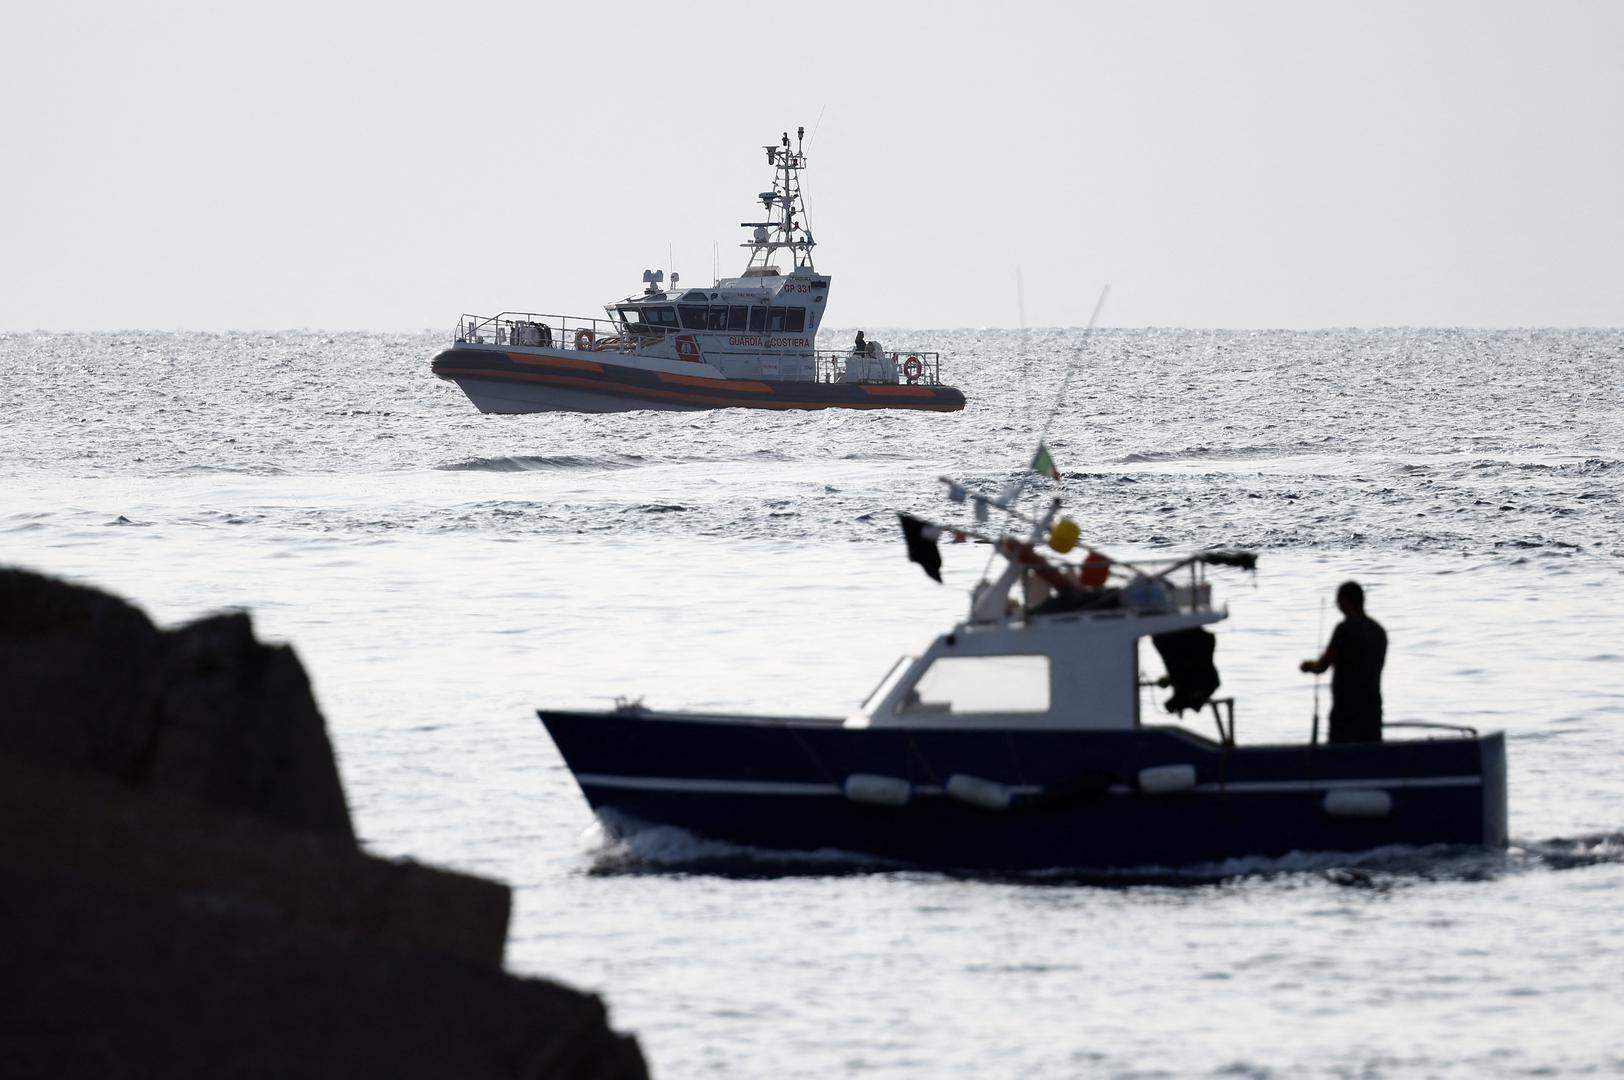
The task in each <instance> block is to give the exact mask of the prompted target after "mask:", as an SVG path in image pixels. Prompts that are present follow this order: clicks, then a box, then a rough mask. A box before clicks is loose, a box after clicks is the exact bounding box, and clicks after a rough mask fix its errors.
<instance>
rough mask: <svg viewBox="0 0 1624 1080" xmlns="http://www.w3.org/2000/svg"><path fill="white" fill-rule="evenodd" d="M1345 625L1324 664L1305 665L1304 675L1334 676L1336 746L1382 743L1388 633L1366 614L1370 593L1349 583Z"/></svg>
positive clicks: (1342, 598) (1340, 595)
mask: <svg viewBox="0 0 1624 1080" xmlns="http://www.w3.org/2000/svg"><path fill="white" fill-rule="evenodd" d="M1336 606H1337V608H1338V609H1339V610H1340V611H1341V612H1342V615H1343V619H1342V621H1341V622H1340V623H1338V624H1337V628H1336V631H1335V632H1334V633H1332V634H1331V643H1330V644H1329V645H1327V646H1325V651H1324V652H1323V653H1321V654H1320V656H1319V659H1318V660H1304V661H1303V662H1302V665H1301V667H1302V670H1303V671H1306V672H1308V673H1310V674H1313V675H1318V674H1319V673H1320V672H1322V671H1325V670H1326V669H1327V668H1330V669H1333V670H1332V673H1331V733H1330V741H1331V742H1334V743H1357V742H1381V741H1382V665H1383V664H1384V663H1385V662H1386V660H1387V631H1385V630H1383V629H1382V628H1381V624H1380V623H1378V622H1377V621H1376V620H1375V619H1372V618H1371V617H1370V616H1369V615H1366V614H1365V590H1364V589H1362V588H1360V587H1359V583H1358V582H1357V581H1344V582H1343V583H1342V585H1341V586H1340V587H1339V588H1338V589H1337V590H1336Z"/></svg>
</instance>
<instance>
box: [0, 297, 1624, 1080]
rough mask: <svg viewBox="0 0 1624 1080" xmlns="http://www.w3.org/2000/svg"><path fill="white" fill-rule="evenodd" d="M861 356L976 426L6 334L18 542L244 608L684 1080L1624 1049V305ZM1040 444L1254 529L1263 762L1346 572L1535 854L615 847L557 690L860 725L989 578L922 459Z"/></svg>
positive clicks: (1347, 1063) (403, 815)
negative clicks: (913, 356) (545, 719)
mask: <svg viewBox="0 0 1624 1080" xmlns="http://www.w3.org/2000/svg"><path fill="white" fill-rule="evenodd" d="M848 336H849V335H848ZM870 336H872V337H876V338H879V339H880V340H883V341H885V342H886V344H887V346H889V347H900V348H904V349H920V350H924V349H932V350H940V351H941V352H942V353H943V354H944V372H945V374H946V376H947V379H948V381H950V382H952V383H954V384H955V385H958V386H960V387H961V388H962V389H963V390H964V391H965V393H966V395H967V396H968V399H969V405H968V407H967V408H966V409H965V410H964V411H963V412H962V413H958V414H953V415H933V414H906V413H888V412H874V413H861V412H825V413H797V414H785V415H777V414H772V413H764V412H747V411H736V412H727V411H723V412H714V413H693V414H678V413H641V412H639V413H627V414H622V415H613V416H575V415H552V416H549V415H537V416H525V417H485V416H481V415H480V414H479V413H478V412H477V411H476V410H475V409H474V408H473V406H472V405H470V404H469V403H468V401H467V400H466V399H465V398H464V397H463V396H462V394H461V393H460V392H459V391H458V390H457V389H456V388H455V386H453V385H451V384H449V383H443V382H440V381H439V380H437V379H435V378H433V377H432V376H431V375H430V374H429V371H428V360H429V358H430V357H431V356H432V355H433V353H434V352H436V351H437V350H438V349H439V348H440V347H442V345H443V341H442V340H441V338H442V336H441V335H431V334H423V335H375V334H320V333H310V332H290V333H274V334H265V333H253V334H248V333H243V334H161V333H124V334H93V335H78V334H47V333H31V334H30V333H23V334H9V335H3V336H0V376H3V379H0V417H3V420H0V477H3V484H4V487H3V498H0V562H3V563H6V564H11V565H19V566H25V567H31V568H34V569H38V570H42V571H48V572H51V573H55V574H59V575H63V576H65V577H68V578H71V579H73V580H78V581H84V582H89V583H92V584H95V585H98V586H101V587H104V588H106V589H109V590H112V591H114V592H116V593H119V594H121V595H123V596H126V597H128V598H130V599H131V600H133V601H134V602H136V603H137V604H139V605H140V606H142V607H143V608H145V609H146V610H147V611H148V612H149V613H150V614H151V615H152V616H153V617H154V618H155V619H157V620H159V621H160V622H163V623H174V622H179V621H183V620H187V619H191V618H195V617H197V616H200V615H203V614H205V613H208V612H211V611H215V610H218V609H221V608H226V607H243V608H247V609H249V610H251V611H252V613H253V616H254V620H255V624H256V626H257V628H258V631H259V633H260V635H261V636H262V637H265V638H269V639H272V640H280V641H287V642H289V643H291V644H293V645H294V646H295V648H296V649H297V650H298V653H299V655H300V657H301V659H302V660H303V661H304V663H305V665H306V667H307V668H308V669H309V671H310V673H311V675H312V679H313V681H314V684H315V689H316V693H317V696H318V699H319V701H320V703H321V705H322V708H323V711H324V713H325V715H326V716H327V720H328V725H329V728H330V730H331V733H332V737H333V740H334V743H335V745H336V748H337V752H338V755H339V759H340V767H341V769H342V772H343V776H344V779H345V783H346V787H347V789H348V792H349V798H350V803H351V808H352V811H353V813H354V816H355V819H356V822H357V827H358V829H359V831H360V832H361V834H362V835H363V837H364V840H365V843H366V845H367V846H368V847H369V848H370V849H371V850H373V851H375V852H378V853H381V854H384V855H388V856H401V857H411V858H416V859H420V860H424V861H429V862H434V863H440V864H443V865H448V866H452V867H456V868H460V869H464V870H467V871H470V872H474V873H479V874H485V875H490V876H494V877H499V878H502V879H504V880H506V881H508V882H510V883H511V884H512V885H513V886H514V888H515V890H516V899H517V907H516V913H515V919H514V923H513V927H512V932H511V935H510V940H509V948H508V960H509V965H510V966H511V967H512V968H514V969H515V970H517V971H520V972H524V973H527V974H535V975H540V976H547V977H553V978H558V979H561V980H564V981H566V982H569V983H571V984H574V985H577V986H581V987H584V988H588V989H592V990H595V991H597V992H600V993H602V994H603V995H604V996H605V997H606V999H607V1001H608V1004H609V1007H610V1009H611V1012H612V1018H613V1022H614V1023H615V1024H616V1025H617V1026H618V1027H620V1028H622V1029H624V1030H628V1031H631V1032H633V1033H635V1034H636V1035H637V1037H638V1039H639V1040H640V1042H641V1044H642V1046H643V1048H644V1051H645V1053H646V1054H647V1056H648V1057H649V1059H650V1061H651V1063H652V1067H653V1070H654V1073H655V1075H656V1076H661V1077H697V1076H716V1077H740V1078H744V1077H752V1078H753V1077H826V1076H831V1075H834V1076H843V1075H850V1076H861V1077H927V1076H930V1077H934V1076H951V1075H974V1076H985V1077H1031V1076H1046V1077H1048V1076H1055V1077H1124V1078H1125V1077H1237V1076H1238V1077H1266V1076H1267V1077H1338V1078H1342V1077H1384V1076H1403V1077H1408V1076H1427V1077H1433V1076H1437V1077H1463V1078H1464V1077H1485V1076H1488V1077H1513V1076H1584V1075H1592V1076H1603V1075H1616V1074H1620V1073H1624V1025H1621V1024H1620V1022H1619V1017H1620V1015H1624V1013H1621V1010H1624V742H1621V736H1624V644H1621V642H1620V636H1621V634H1624V588H1621V586H1624V499H1621V495H1624V332H1619V331H1472V330H1383V331H1371V332H1366V331H1352V330H1334V331H1321V332H1312V333H1286V332H1238V331H1228V332H1202V331H1158V330H1141V331H1130V330H1121V331H1107V332H1101V333H1098V334H1096V335H1094V337H1093V339H1092V341H1090V340H1088V339H1087V338H1086V337H1085V335H1084V334H1083V333H1082V332H1081V331H1078V330H1034V331H1031V332H1025V333H1023V332H1017V331H1011V330H982V331H967V330H956V331H902V330H874V329H871V330H870ZM1040 435H1041V436H1042V437H1043V438H1044V439H1045V441H1046V443H1047V445H1048V446H1049V447H1050V449H1051V451H1052V453H1053V457H1054V459H1055V461H1056V463H1057V465H1058V467H1059V469H1060V470H1061V472H1062V474H1063V475H1062V479H1061V480H1060V482H1059V483H1058V484H1055V483H1053V482H1052V481H1049V480H1047V479H1041V478H1037V477H1033V478H1032V483H1031V485H1030V486H1029V489H1028V494H1027V495H1026V496H1025V502H1024V504H1023V505H1025V506H1027V507H1034V506H1037V505H1040V504H1041V503H1042V502H1043V501H1045V500H1047V499H1048V498H1050V497H1051V496H1052V495H1054V494H1060V495H1062V496H1063V497H1064V498H1065V499H1066V501H1067V506H1068V509H1069V512H1070V513H1071V514H1072V515H1073V516H1074V517H1075V518H1076V519H1077V521H1078V522H1079V524H1080V525H1081V527H1082V531H1083V535H1084V537H1085V540H1086V542H1088V543H1089V544H1091V545H1093V546H1096V547H1099V548H1102V549H1103V550H1105V551H1107V552H1110V553H1113V554H1118V555H1122V556H1125V557H1126V556H1133V555H1140V556H1151V555H1171V554H1177V553H1179V552H1184V551H1187V550H1190V549H1192V548H1194V547H1197V546H1211V545H1225V546H1238V547H1245V548H1250V549H1253V550H1256V551H1257V552H1259V554H1260V563H1259V569H1258V572H1257V573H1256V575H1255V576H1254V575H1248V574H1245V573H1241V572H1236V571H1215V572H1214V581H1215V585H1216V587H1217V592H1218V598H1219V600H1220V602H1225V603H1227V604H1228V606H1229V612H1230V615H1231V618H1230V619H1229V621H1227V622H1225V623H1223V624H1221V625H1220V627H1219V628H1218V635H1219V645H1218V653H1217V660H1218V664H1219V668H1220V672H1221V674H1222V676H1223V680H1224V692H1225V693H1229V694H1233V695H1234V696H1235V697H1236V699H1237V720H1238V727H1239V737H1240V739H1241V741H1243V742H1248V741H1259V742H1261V741H1278V740H1292V739H1304V738H1306V737H1307V735H1308V732H1309V729H1310V726H1311V724H1312V719H1313V716H1314V713H1315V711H1316V707H1317V708H1318V711H1319V712H1320V713H1321V715H1322V716H1323V713H1324V710H1325V708H1326V707H1327V705H1328V698H1327V697H1326V696H1325V689H1324V687H1323V685H1321V686H1320V687H1319V688H1318V689H1317V690H1316V684H1315V681H1314V680H1313V679H1312V678H1311V677H1309V676H1305V675H1302V674H1300V673H1299V672H1298V671H1297V663H1298V661H1300V660H1301V659H1303V658H1305V657H1308V656H1311V655H1313V654H1314V653H1315V652H1316V651H1317V648H1318V646H1319V643H1320V642H1322V641H1323V640H1324V638H1325V637H1326V636H1327V635H1328V633H1329V631H1330V629H1331V627H1332V625H1334V623H1335V620H1336V613H1335V609H1334V606H1332V605H1330V604H1329V603H1328V600H1329V598H1330V596H1331V594H1332V592H1333V590H1334V589H1335V587H1336V585H1337V584H1338V583H1339V582H1341V581H1342V580H1344V579H1347V578H1356V579H1358V580H1360V581H1362V582H1363V583H1364V584H1365V586H1366V588H1367V592H1368V596H1369V608H1370V611H1371V613H1372V614H1373V615H1374V616H1375V617H1376V618H1377V619H1378V620H1380V621H1382V622H1383V623H1384V624H1385V625H1386V627H1387V630H1388V633H1389V635H1390V639H1391V643H1392V644H1391V652H1390V654H1389V666H1388V671H1387V675H1386V682H1385V688H1386V698H1387V714H1388V718H1389V720H1419V721H1429V722H1444V723H1457V724H1467V725H1472V726H1475V727H1477V728H1479V729H1482V730H1504V731H1505V732H1506V735H1507V755H1508V761H1509V774H1510V815H1511V833H1512V837H1513V839H1514V843H1513V846H1512V848H1511V849H1510V850H1509V851H1508V852H1505V853H1480V852H1455V851H1402V850H1398V851H1383V852H1376V853H1372V854H1368V855H1361V856H1345V855H1344V856H1326V855H1315V854H1311V853H1303V854H1300V855H1293V856H1290V857H1287V858H1284V859H1275V860H1260V859H1259V860H1239V861H1236V862H1233V863H1228V864H1223V865H1219V866H1209V867H1201V868H1196V869H1194V870H1184V871H1179V872H1169V871H1164V870H1161V869H1159V868H1154V867H1151V868H1144V870H1143V871H1140V872H1135V873H1132V874H1121V875H1094V876H1078V875H1065V874H1060V875H1052V876H1048V877H1044V876H1039V877H1037V878H1031V879H1001V880H1000V879H994V880H987V879H973V878H971V879H966V878H961V877H956V876H951V875H944V874H936V873H925V872H918V871H909V870H898V869H895V868H887V867H875V866H863V865H857V866H853V865H851V864H850V863H849V862H847V861H843V860H840V859H838V858H835V857H832V856H831V857H823V858H814V859H809V860H803V861H800V862H798V863H794V864H784V863H782V862H779V861H777V860H775V859H773V858H772V857H771V856H769V855H766V854H764V853H755V852H740V851H734V850H728V849H724V848H719V846H717V845H712V844H706V843H704V842H702V841H698V840H696V839H694V838H692V837H688V836H685V835H683V834H680V833H659V834H655V835H652V836H649V837H645V838H643V839H641V840H639V841H638V842H637V843H634V844H632V845H619V844H615V843H611V842H609V841H608V840H606V839H605V837H604V835H603V834H602V832H601V831H600V830H599V829H598V827H597V826H596V825H595V824H594V822H593V820H592V817H591V815H590V814H589V813H588V811H587V809H586V806H585V803H584V801H583V799H582V797H581V795H580V792H579V791H578V790H577V789H576V788H575V786H574V784H573V782H572V780H571V778H570V775H569V773H568V771H567V770H566V769H565V768H564V766H563V763H562V762H561V760H560V759H559V757H558V754H557V752H556V751H555V750H554V748H553V746H552V745H551V743H550V741H549V740H548V738H547V736H546V734H545V732H544V731H543V730H542V728H541V726H540V724H539V722H538V721H537V720H536V718H535V713H534V710H535V708H536V707H538V706H566V707H567V706H575V707H586V708H594V707H599V708H601V707H607V706H609V705H611V704H612V703H613V702H614V701H615V700H616V699H617V698H621V697H624V698H631V699H639V698H640V699H642V700H644V701H645V702H646V703H647V704H649V705H651V706H656V707H661V708H692V709H704V710H741V711H750V712H762V713H773V714H783V715H829V716H839V715H843V714H845V713H846V712H848V711H849V710H850V709H851V708H852V707H853V706H854V705H855V704H856V703H857V702H858V701H859V700H860V699H861V698H862V697H863V696H864V695H865V694H866V692H867V691H868V690H869V689H870V688H871V686H872V685H873V683H874V682H876V681H877V680H878V679H879V678H880V677H881V676H882V675H883V674H884V673H885V671H886V670H887V669H888V668H889V666H890V665H891V663H892V662H893V661H894V660H895V658H896V657H897V656H898V655H901V654H903V653H908V652H914V651H917V650H918V649H919V648H921V647H923V646H924V645H926V644H927V643H928V642H929V640H930V638H931V637H932V636H933V635H934V634H935V633H937V632H939V631H941V630H943V629H945V628H946V627H947V626H948V625H950V623H951V622H952V621H953V620H954V619H956V618H959V617H962V615H963V614H964V612H965V607H966V590H967V589H968V588H969V587H970V586H971V585H973V584H974V583H975V582H976V581H977V580H978V579H979V578H980V577H981V575H982V573H983V572H984V571H985V569H986V567H987V564H988V559H987V552H986V549H985V548H984V547H981V546H978V545H974V544H967V545H963V546H960V545H944V548H943V553H944V558H945V567H944V577H945V578H946V585H945V586H938V585H936V584H935V583H933V582H931V581H929V580H928V579H927V578H926V577H925V576H924V575H923V574H922V573H920V571H919V568H918V567H917V566H913V565H911V564H909V563H908V562H906V561H905V559H904V555H903V547H902V543H901V538H900V533H899V531H898V529H897V526H896V518H895V511H897V510H906V511H910V512H913V513H916V514H920V515H921V516H926V517H930V518H933V519H937V520H944V521H949V522H959V523H965V522H966V520H967V519H966V518H965V517H964V508H963V507H959V506H955V505H953V504H951V503H949V502H947V501H946V500H945V498H944V497H943V496H944V493H945V488H943V487H942V485H941V484H940V483H939V482H938V479H937V478H938V477H939V476H943V475H946V476H951V477H952V478H954V479H956V480H959V481H961V482H966V483H969V484H971V485H972V486H975V487H978V488H980V489H982V490H985V491H987V492H989V493H991V492H996V491H998V490H999V489H1001V488H1003V487H1004V486H1005V485H1006V484H1008V483H1009V482H1011V481H1012V480H1014V479H1015V478H1017V477H1018V476H1020V475H1021V474H1022V471H1023V468H1024V466H1025V465H1026V463H1027V462H1028V461H1029V460H1030V459H1031V457H1032V453H1033V450H1034V448H1035V446H1036V443H1037V441H1038V439H1039V437H1040ZM1141 662H1142V664H1143V665H1144V666H1145V667H1146V668H1147V672H1146V674H1149V675H1154V674H1157V673H1158V669H1157V667H1156V661H1155V658H1154V656H1153V655H1149V653H1148V650H1146V653H1145V654H1142V657H1141ZM1316 703H1317V706H1316ZM1144 707H1145V709H1146V715H1147V716H1148V715H1154V710H1156V709H1158V708H1159V703H1158V699H1157V698H1156V697H1155V695H1154V694H1153V693H1149V692H1147V696H1146V699H1145V704H1144ZM1192 722H1196V721H1192Z"/></svg>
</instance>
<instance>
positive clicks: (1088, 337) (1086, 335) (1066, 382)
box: [981, 276, 1111, 578]
mask: <svg viewBox="0 0 1624 1080" xmlns="http://www.w3.org/2000/svg"><path fill="white" fill-rule="evenodd" d="M1016 286H1017V291H1018V292H1019V287H1020V279H1019V277H1018V276H1017V278H1016ZM1110 294H1111V286H1110V285H1106V286H1104V287H1103V288H1101V289H1100V298H1099V299H1098V300H1096V301H1094V313H1093V314H1092V315H1090V316H1089V317H1088V327H1087V329H1085V330H1084V331H1083V341H1082V344H1080V345H1078V346H1077V349H1076V351H1075V352H1073V353H1072V355H1071V359H1070V360H1068V361H1066V373H1065V375H1064V376H1063V377H1062V378H1061V380H1060V392H1059V393H1057V394H1056V395H1055V401H1054V408H1052V409H1050V410H1049V418H1048V419H1047V420H1045V421H1044V422H1043V430H1042V431H1040V432H1039V433H1038V449H1037V450H1036V451H1034V452H1033V455H1032V461H1036V460H1037V456H1038V454H1040V453H1042V452H1043V447H1044V440H1045V439H1047V438H1048V436H1049V429H1050V428H1051V427H1053V426H1054V421H1055V417H1057V416H1059V415H1060V410H1061V409H1062V408H1064V407H1065V404H1066V391H1067V390H1068V389H1069V388H1070V387H1071V377H1072V375H1073V374H1074V373H1075V372H1076V370H1077V361H1078V359H1079V358H1081V357H1082V355H1083V353H1085V352H1087V351H1088V346H1089V344H1090V343H1091V342H1092V341H1093V340H1094V327H1095V326H1096V325H1097V324H1098V323H1099V321H1100V312H1101V311H1102V310H1104V308H1105V298H1106V297H1107V296H1109V295H1110ZM1019 303H1020V305H1021V324H1022V334H1023V337H1024V334H1025V324H1026V303H1025V298H1024V296H1022V297H1020V299H1019ZM1031 472H1032V463H1031V462H1028V463H1027V465H1026V467H1025V468H1023V469H1022V470H1021V473H1020V475H1019V476H1017V477H1016V478H1015V481H1014V483H1012V484H1010V485H1009V486H1008V487H1007V488H1005V489H1004V490H1003V491H1002V492H1000V493H999V495H998V498H996V499H994V500H991V501H992V503H993V505H994V506H996V507H998V508H999V509H1000V510H1003V511H1005V512H1006V513H1010V514H1015V509H1014V507H1015V504H1016V503H1017V502H1019V501H1020V498H1021V494H1022V492H1024V491H1025V490H1026V478H1027V477H1028V476H1029V475H1030V474H1031ZM1016 516H1017V517H1020V515H1018V514H1016ZM1022 520H1024V521H1027V522H1028V523H1030V522H1031V519H1030V518H1022ZM996 554H997V553H996V551H994V552H990V553H988V555H987V565H986V566H985V567H984V568H983V569H982V571H981V576H982V577H983V578H985V577H986V576H987V574H988V573H989V572H990V571H991V570H992V562H993V559H994V558H995V557H996Z"/></svg>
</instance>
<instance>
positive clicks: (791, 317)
mask: <svg viewBox="0 0 1624 1080" xmlns="http://www.w3.org/2000/svg"><path fill="white" fill-rule="evenodd" d="M786 310H787V311H788V312H789V314H787V315H785V316H784V329H785V330H790V331H794V332H796V333H799V332H800V331H802V330H805V329H806V308H804V307H792V308H788V309H786Z"/></svg>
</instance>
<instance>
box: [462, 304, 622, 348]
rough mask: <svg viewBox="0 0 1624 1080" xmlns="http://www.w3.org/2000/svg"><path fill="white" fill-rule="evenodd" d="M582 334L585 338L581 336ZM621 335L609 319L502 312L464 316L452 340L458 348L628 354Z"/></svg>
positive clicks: (528, 312)
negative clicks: (502, 347) (533, 347)
mask: <svg viewBox="0 0 1624 1080" xmlns="http://www.w3.org/2000/svg"><path fill="white" fill-rule="evenodd" d="M583 331H584V332H585V334H586V336H585V337H582V332H583ZM516 335H517V336H516ZM532 335H534V336H532ZM619 335H620V327H619V326H618V325H617V324H616V323H613V322H611V321H609V320H608V319H597V318H592V317H590V316H579V315H544V314H540V313H538V312H534V311H503V312H500V313H499V314H496V315H469V314H467V313H464V314H463V316H462V318H461V319H460V320H458V322H457V328H456V330H454V331H453V332H452V340H453V341H455V342H456V343H457V344H459V345H463V344H474V345H541V346H544V347H547V348H554V349H581V350H582V351H591V352H604V351H606V350H614V351H627V350H628V349H629V343H627V342H624V341H622V340H621V338H620V336H619Z"/></svg>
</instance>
